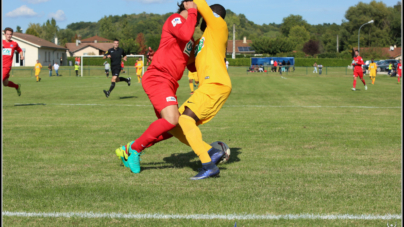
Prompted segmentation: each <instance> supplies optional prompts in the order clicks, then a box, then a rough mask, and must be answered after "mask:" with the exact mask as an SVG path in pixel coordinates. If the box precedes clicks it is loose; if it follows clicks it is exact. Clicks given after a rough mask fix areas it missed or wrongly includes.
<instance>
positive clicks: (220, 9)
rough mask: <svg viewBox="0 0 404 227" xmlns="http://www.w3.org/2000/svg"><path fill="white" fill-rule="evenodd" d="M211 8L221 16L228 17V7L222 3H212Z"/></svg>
mask: <svg viewBox="0 0 404 227" xmlns="http://www.w3.org/2000/svg"><path fill="white" fill-rule="evenodd" d="M210 8H211V9H212V11H213V12H215V13H216V14H218V15H219V16H221V17H222V18H223V19H224V18H225V17H226V9H225V8H224V7H223V6H222V5H220V4H214V5H211V6H210Z"/></svg>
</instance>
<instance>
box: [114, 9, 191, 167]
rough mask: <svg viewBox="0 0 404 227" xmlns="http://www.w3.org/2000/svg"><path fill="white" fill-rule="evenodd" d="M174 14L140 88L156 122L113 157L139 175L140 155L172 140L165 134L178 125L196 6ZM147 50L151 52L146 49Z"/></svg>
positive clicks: (166, 23)
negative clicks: (180, 89) (181, 85)
mask: <svg viewBox="0 0 404 227" xmlns="http://www.w3.org/2000/svg"><path fill="white" fill-rule="evenodd" d="M178 6H179V9H178V12H177V13H174V14H172V15H171V16H170V17H168V19H167V20H166V22H165V23H164V25H163V30H162V34H161V41H160V46H159V49H158V51H156V53H155V54H154V56H153V61H152V63H151V65H150V66H149V68H148V70H147V71H146V73H145V74H144V76H143V79H142V86H143V89H144V91H145V92H146V94H147V95H148V97H149V99H150V102H151V103H152V105H153V107H154V110H155V113H156V115H157V118H158V119H157V120H156V121H154V122H153V123H152V124H150V126H149V127H148V129H147V130H146V131H145V132H144V133H143V134H142V135H141V136H140V137H139V138H138V139H136V140H135V141H132V142H130V143H128V145H127V146H124V147H121V148H118V149H117V150H116V154H117V155H118V156H119V157H121V159H122V161H123V162H124V164H125V163H126V162H125V161H124V160H125V159H127V164H125V165H128V166H129V168H130V169H131V171H132V172H133V173H140V157H139V156H140V155H141V154H142V151H143V150H144V149H145V148H147V147H150V146H152V145H153V144H155V143H157V142H159V141H162V140H165V139H168V138H171V137H172V135H171V134H169V133H168V132H169V131H170V130H172V129H174V128H175V127H176V126H177V124H178V119H179V117H180V114H179V112H178V102H177V96H176V93H177V89H178V87H179V84H178V81H179V80H181V78H182V75H183V73H184V70H185V67H186V66H187V62H188V60H189V57H190V55H191V53H192V51H193V45H194V43H195V42H194V40H193V38H192V36H193V34H194V31H195V27H196V26H197V14H198V11H197V10H196V4H195V3H194V2H192V1H182V2H181V3H180V4H179V5H178ZM149 50H150V49H149Z"/></svg>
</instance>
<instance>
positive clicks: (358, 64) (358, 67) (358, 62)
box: [352, 56, 365, 72]
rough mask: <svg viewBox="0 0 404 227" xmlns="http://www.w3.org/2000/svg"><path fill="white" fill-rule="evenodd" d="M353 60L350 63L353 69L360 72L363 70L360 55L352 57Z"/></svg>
mask: <svg viewBox="0 0 404 227" xmlns="http://www.w3.org/2000/svg"><path fill="white" fill-rule="evenodd" d="M354 61H355V62H356V63H355V62H353V63H352V65H353V66H354V67H355V68H354V71H356V72H362V71H363V70H362V65H364V64H365V63H364V62H363V59H362V57H361V56H358V57H354Z"/></svg>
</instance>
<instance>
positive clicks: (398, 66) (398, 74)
mask: <svg viewBox="0 0 404 227" xmlns="http://www.w3.org/2000/svg"><path fill="white" fill-rule="evenodd" d="M397 77H398V83H400V79H401V59H400V61H399V62H398V64H397Z"/></svg>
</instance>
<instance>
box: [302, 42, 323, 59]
mask: <svg viewBox="0 0 404 227" xmlns="http://www.w3.org/2000/svg"><path fill="white" fill-rule="evenodd" d="M303 52H304V53H306V54H309V55H311V56H314V55H315V54H318V53H320V42H319V41H315V40H309V41H308V42H307V43H305V44H304V46H303Z"/></svg>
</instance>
